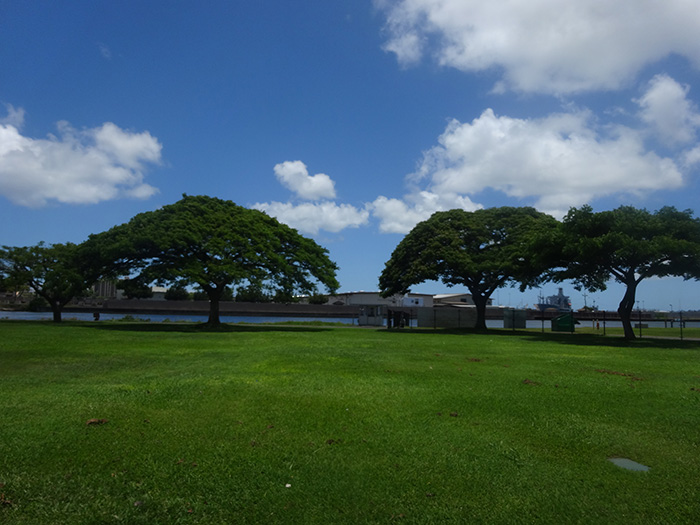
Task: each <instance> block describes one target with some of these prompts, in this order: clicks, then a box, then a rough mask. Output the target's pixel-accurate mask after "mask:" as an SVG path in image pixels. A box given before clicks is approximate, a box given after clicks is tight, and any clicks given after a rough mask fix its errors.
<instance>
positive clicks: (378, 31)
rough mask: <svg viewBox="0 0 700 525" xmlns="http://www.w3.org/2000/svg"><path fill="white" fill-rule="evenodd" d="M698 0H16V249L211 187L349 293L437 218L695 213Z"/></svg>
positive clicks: (0, 175)
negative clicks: (584, 211) (517, 211)
mask: <svg viewBox="0 0 700 525" xmlns="http://www.w3.org/2000/svg"><path fill="white" fill-rule="evenodd" d="M693 4H694V3H693V2H688V1H685V0H666V1H665V2H656V1H653V0H619V1H617V2H608V1H601V0H587V1H583V0H582V1H580V2H575V3H572V2H564V1H561V0H542V1H540V2H513V1H506V0H503V1H494V2H481V1H479V0H473V1H472V0H403V1H390V0H375V1H374V2H372V1H370V0H367V1H362V0H352V1H351V0H333V1H328V0H307V1H304V2H283V1H279V0H277V1H272V0H257V1H255V2H240V1H233V2H223V1H221V2H218V1H211V2H206V3H202V2H194V1H167V2H166V1H155V0H154V1H149V2H142V1H140V2H135V1H134V2H131V1H124V2H102V1H67V2H54V1H32V2H16V1H6V0H0V224H2V229H1V230H0V244H4V245H11V246H24V245H31V244H36V243H38V242H39V241H45V242H47V243H58V242H68V241H70V242H81V241H83V240H84V239H86V238H87V236H88V235H89V234H91V233H97V232H100V231H103V230H106V229H108V228H110V227H112V226H114V225H116V224H121V223H123V222H126V221H128V220H129V219H130V218H131V217H133V216H134V215H135V214H137V213H140V212H144V211H149V210H153V209H156V208H158V207H160V206H163V205H165V204H169V203H172V202H175V201H177V200H178V199H179V198H180V197H181V195H182V194H183V193H187V194H190V195H198V194H206V195H211V196H216V197H219V198H223V199H230V200H233V201H235V202H236V203H238V204H240V205H243V206H247V207H256V208H259V209H262V210H265V211H267V213H269V214H271V215H274V216H276V217H278V218H279V219H280V220H281V221H283V222H286V223H287V224H290V225H291V226H293V227H296V228H297V229H299V230H300V231H301V232H302V233H304V234H306V235H309V236H311V237H313V238H314V239H315V240H316V241H317V242H319V243H320V244H322V245H323V246H325V247H326V248H328V250H329V251H330V255H331V258H332V259H333V260H335V261H336V262H337V263H338V265H339V266H340V272H339V275H338V277H339V280H340V282H341V289H342V291H352V290H375V289H376V288H377V279H378V275H379V274H380V273H381V270H382V268H383V266H384V263H385V262H386V261H387V260H388V258H389V257H390V255H391V252H392V250H393V249H394V247H395V246H396V244H397V243H398V242H399V241H400V240H401V239H402V237H403V235H405V234H406V233H407V232H408V231H410V229H411V227H412V226H413V225H415V224H416V223H417V222H418V221H420V220H424V219H426V218H428V217H429V216H430V214H431V213H433V212H435V211H438V210H444V209H452V208H457V207H460V208H463V209H466V210H474V209H477V208H480V207H491V206H504V205H510V206H521V205H527V206H535V207H537V208H538V209H540V210H542V211H545V212H548V213H551V214H553V215H555V216H557V217H559V218H560V217H561V216H562V215H563V214H564V213H565V212H566V211H567V210H568V209H569V208H570V207H571V206H580V205H583V204H591V205H592V206H593V207H594V209H596V210H603V209H611V208H615V207H617V206H619V205H621V204H629V205H633V206H637V207H643V208H647V209H650V210H656V209H658V208H660V207H662V206H665V205H674V206H676V207H678V208H680V209H686V208H690V209H693V210H694V211H696V212H697V204H696V202H697V199H698V190H699V189H700V185H699V182H698V175H699V174H700V172H699V170H700V143H699V141H698V130H699V129H700V109H699V107H698V106H699V105H700V103H699V99H700V40H699V39H698V38H697V35H698V34H700V11H699V10H697V9H696V8H695V6H694V5H693ZM556 288H557V285H554V284H551V285H547V286H545V287H544V289H543V290H542V293H543V294H544V295H551V294H554V293H556ZM564 289H565V292H566V293H568V294H570V295H571V296H572V299H573V302H574V307H575V308H578V307H581V306H583V303H584V298H583V297H582V296H581V295H580V294H578V293H576V292H575V291H574V290H573V289H572V288H571V286H570V285H567V284H564ZM414 290H415V291H418V292H424V293H433V292H434V293H440V292H445V291H455V292H457V291H462V290H457V289H450V290H448V289H447V288H445V287H444V286H442V285H440V284H437V283H426V284H424V285H421V286H417V287H415V288H414ZM698 291H700V285H698V283H696V282H689V283H684V282H682V281H680V280H677V279H663V280H650V281H644V282H643V283H642V285H641V287H640V289H639V291H638V299H639V300H640V306H642V305H643V306H644V307H645V308H658V309H669V308H671V306H670V305H672V307H673V308H674V309H678V308H679V307H680V308H683V309H691V308H697V309H700V294H698ZM538 293H539V292H538V291H536V290H535V291H528V292H526V293H524V294H522V295H521V294H519V293H518V292H517V291H516V290H515V289H503V290H501V291H500V292H499V293H498V294H497V295H496V297H495V299H496V301H497V302H500V303H501V304H511V305H514V306H518V305H521V306H524V305H529V304H532V303H534V302H536V300H537V295H538ZM621 297H622V292H621V289H620V288H619V287H617V286H612V287H611V288H610V290H609V291H607V292H604V293H596V294H591V295H588V296H587V297H586V298H585V301H586V303H587V304H589V305H590V304H592V303H595V304H597V305H598V306H601V307H605V308H610V309H614V308H616V306H617V303H618V302H619V300H620V299H621Z"/></svg>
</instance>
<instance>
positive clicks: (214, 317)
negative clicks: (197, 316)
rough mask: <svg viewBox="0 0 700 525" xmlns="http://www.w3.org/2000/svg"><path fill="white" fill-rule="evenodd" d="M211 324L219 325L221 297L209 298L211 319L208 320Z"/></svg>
mask: <svg viewBox="0 0 700 525" xmlns="http://www.w3.org/2000/svg"><path fill="white" fill-rule="evenodd" d="M207 324H208V325H209V326H219V325H220V324H221V320H220V319H219V298H218V297H216V298H212V297H210V298H209V320H208V321H207Z"/></svg>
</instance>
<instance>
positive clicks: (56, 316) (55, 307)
mask: <svg viewBox="0 0 700 525" xmlns="http://www.w3.org/2000/svg"><path fill="white" fill-rule="evenodd" d="M49 304H50V305H51V311H52V312H53V322H54V323H60V322H61V310H62V308H61V304H60V303H59V302H58V301H51V302H50V303H49Z"/></svg>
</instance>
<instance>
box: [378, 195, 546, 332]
mask: <svg viewBox="0 0 700 525" xmlns="http://www.w3.org/2000/svg"><path fill="white" fill-rule="evenodd" d="M557 224H558V223H557V221H556V219H554V218H553V217H551V216H549V215H546V214H544V213H541V212H538V211H537V210H535V209H534V208H526V207H522V208H516V207H501V208H489V209H483V210H476V211H473V212H468V211H464V210H459V209H456V210H451V211H441V212H437V213H434V214H433V215H432V216H431V217H430V218H429V219H427V220H425V221H423V222H421V223H419V224H417V225H416V226H415V227H414V228H413V229H412V230H411V231H410V232H409V233H408V234H407V235H406V237H404V239H403V240H402V241H401V242H400V243H399V244H398V246H397V247H396V249H395V250H394V252H393V253H392V255H391V259H390V260H389V261H388V262H387V263H386V265H385V267H384V271H383V272H382V274H381V276H380V278H379V286H380V288H381V290H382V293H383V295H385V296H389V295H392V294H395V293H400V294H405V293H407V292H408V291H409V290H410V287H411V286H413V285H416V284H419V283H422V282H424V281H442V282H443V283H444V284H446V285H448V286H455V285H462V286H466V287H467V288H468V289H469V291H470V292H471V294H472V298H473V300H474V304H475V305H476V312H477V321H476V328H477V329H479V330H485V329H486V305H487V304H488V300H489V298H490V297H491V294H493V292H495V291H496V290H497V289H498V288H500V287H502V286H504V285H505V284H516V283H518V284H520V288H521V289H525V288H526V287H528V286H532V285H535V284H537V283H539V281H540V280H541V279H542V276H543V274H544V272H545V271H546V270H548V269H549V267H550V259H549V254H550V253H551V243H552V239H553V235H554V232H555V231H556V229H557Z"/></svg>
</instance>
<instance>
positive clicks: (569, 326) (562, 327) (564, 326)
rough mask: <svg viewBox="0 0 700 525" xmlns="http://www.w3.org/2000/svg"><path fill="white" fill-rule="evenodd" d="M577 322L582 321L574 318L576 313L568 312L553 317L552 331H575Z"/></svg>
mask: <svg viewBox="0 0 700 525" xmlns="http://www.w3.org/2000/svg"><path fill="white" fill-rule="evenodd" d="M577 324H580V323H579V322H578V321H577V320H576V319H574V314H573V313H572V312H566V313H563V314H560V315H558V316H556V317H555V318H554V319H552V332H573V331H574V327H575V326H576V325H577Z"/></svg>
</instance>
